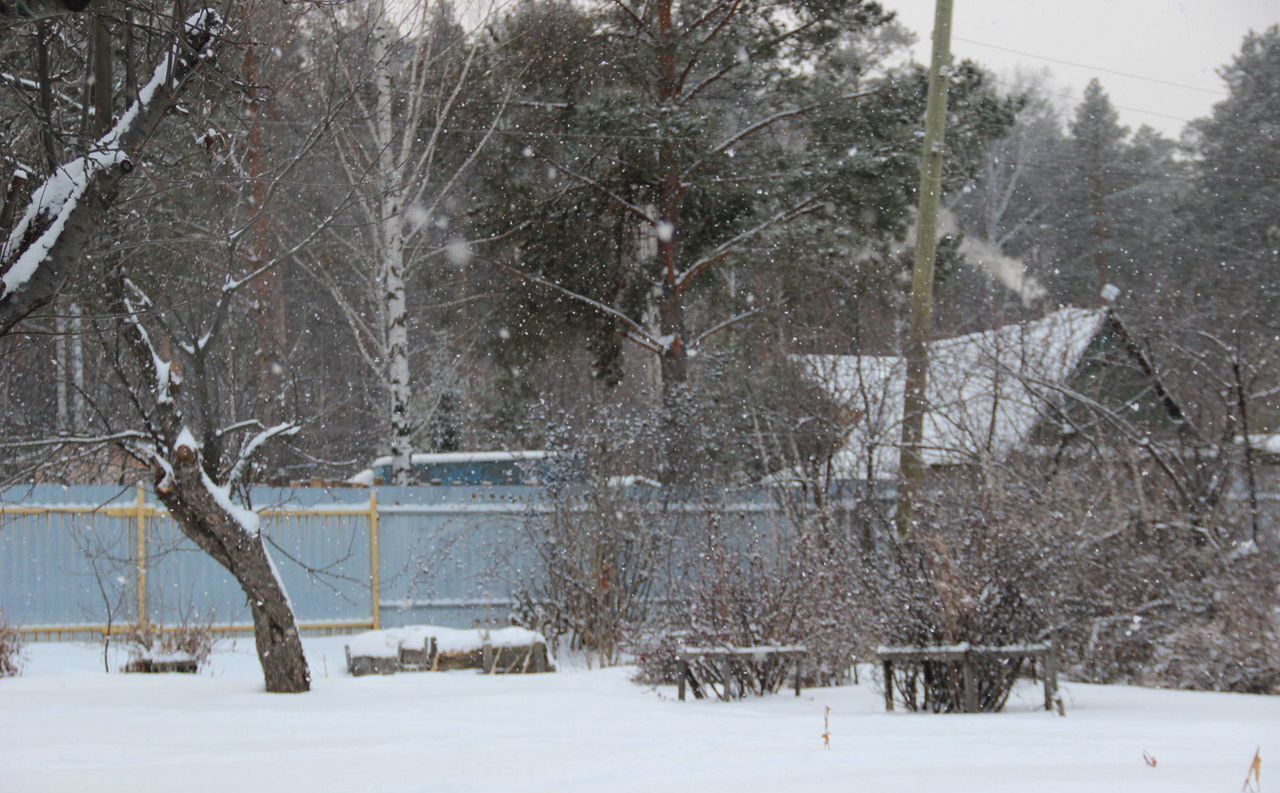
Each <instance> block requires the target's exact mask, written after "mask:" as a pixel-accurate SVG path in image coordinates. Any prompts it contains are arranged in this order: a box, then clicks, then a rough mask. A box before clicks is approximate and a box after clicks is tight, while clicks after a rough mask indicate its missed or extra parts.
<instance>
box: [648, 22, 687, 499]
mask: <svg viewBox="0 0 1280 793" xmlns="http://www.w3.org/2000/svg"><path fill="white" fill-rule="evenodd" d="M658 72H659V76H658V104H659V106H660V107H665V106H667V105H670V104H671V103H673V102H674V101H675V99H676V90H677V76H676V32H675V27H674V21H673V19H672V0H660V2H659V4H658ZM658 168H659V171H660V172H661V174H662V185H661V188H660V194H659V206H658V227H657V229H656V230H655V231H656V234H657V238H658V262H659V265H660V266H661V268H662V294H661V296H660V297H659V302H658V319H659V323H660V328H661V332H662V343H663V346H662V350H661V353H660V355H661V371H662V411H663V424H664V427H663V431H664V436H665V437H664V438H663V441H664V450H663V466H662V475H663V479H664V481H667V482H673V483H686V482H688V480H689V479H690V478H691V477H692V476H693V475H694V474H695V471H694V464H693V461H694V460H695V459H696V457H697V452H696V450H695V449H692V448H690V444H689V437H688V436H689V432H688V428H689V422H690V420H691V416H690V411H691V405H690V404H689V397H690V394H689V351H688V348H687V345H686V342H685V322H684V319H685V317H684V295H683V292H682V289H681V287H680V284H679V283H678V280H677V279H678V277H679V274H680V266H679V265H680V249H679V245H680V239H679V224H680V205H681V203H682V202H683V200H684V195H685V187H684V184H683V183H682V182H681V179H680V161H679V158H678V156H677V154H676V151H675V146H674V144H672V143H671V142H669V141H668V140H664V141H663V142H662V143H661V144H660V148H659V151H658Z"/></svg>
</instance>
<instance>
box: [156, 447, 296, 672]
mask: <svg viewBox="0 0 1280 793" xmlns="http://www.w3.org/2000/svg"><path fill="white" fill-rule="evenodd" d="M174 457H175V458H176V460H175V463H176V464H175V465H174V473H173V478H172V481H171V483H169V486H168V487H165V486H163V484H162V486H161V487H159V488H157V491H158V493H159V496H160V500H161V501H162V502H164V505H165V507H166V508H168V510H169V514H171V515H172V516H173V517H174V520H176V521H177V523H178V526H179V527H180V528H181V529H182V533H183V534H184V535H186V536H187V538H189V539H190V540H191V541H192V542H194V543H195V544H196V545H197V546H199V547H200V549H201V550H203V551H204V552H205V553H207V554H209V555H210V556H211V557H213V559H214V560H215V561H216V562H217V563H218V564H220V565H222V566H223V567H224V568H225V569H226V570H227V572H229V573H231V575H232V576H234V577H235V579H236V581H237V582H238V583H239V584H240V588H241V589H243V590H244V594H245V597H246V598H247V599H248V601H249V608H250V610H251V611H252V612H253V628H254V631H253V637H254V642H255V644H256V645H257V650H258V660H259V661H260V662H261V664H262V675H263V678H264V681H265V683H266V687H267V691H269V692H272V693H277V694H298V693H302V692H305V691H308V690H310V688H311V671H310V670H309V669H308V668H307V659H306V656H305V655H304V654H303V651H302V639H301V637H300V636H299V635H298V626H297V622H296V620H295V618H294V614H293V609H292V607H291V606H290V604H289V597H288V595H286V594H285V590H284V585H283V584H282V583H281V581H280V578H279V576H278V575H277V574H276V568H275V564H274V563H273V562H272V561H271V557H270V556H269V555H268V553H267V549H266V546H265V545H264V543H263V539H262V535H261V533H260V532H258V530H257V528H256V526H253V525H245V523H246V521H245V520H244V517H245V514H244V513H241V514H239V515H236V514H232V513H231V512H230V511H229V510H228V509H227V508H226V506H225V505H223V504H220V503H219V500H218V499H217V498H215V497H214V493H213V492H212V489H211V485H210V483H209V482H208V477H207V475H206V474H205V473H204V471H203V470H202V467H201V462H200V455H199V454H198V453H197V452H196V450H195V449H193V448H192V447H190V446H182V445H179V446H178V448H177V449H176V452H175V455H174ZM246 512H247V511H246ZM249 514H251V513H249Z"/></svg>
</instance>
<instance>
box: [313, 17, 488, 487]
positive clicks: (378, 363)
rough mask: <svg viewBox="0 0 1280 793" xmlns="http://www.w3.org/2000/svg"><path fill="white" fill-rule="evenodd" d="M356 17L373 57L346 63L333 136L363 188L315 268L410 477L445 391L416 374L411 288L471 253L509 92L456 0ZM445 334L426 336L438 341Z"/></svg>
mask: <svg viewBox="0 0 1280 793" xmlns="http://www.w3.org/2000/svg"><path fill="white" fill-rule="evenodd" d="M355 22H356V24H355V26H354V29H353V30H350V31H345V32H338V33H337V35H338V36H340V37H342V38H344V39H346V40H347V41H348V44H347V45H346V46H355V47H360V46H361V44H363V46H364V47H366V48H367V51H368V52H369V58H368V59H367V60H356V61H354V62H351V61H347V62H345V64H344V65H345V80H346V81H347V85H348V86H349V90H350V92H351V95H352V96H353V97H354V98H355V102H354V113H353V118H352V119H351V121H350V123H349V124H345V125H340V126H339V132H338V134H337V136H336V138H335V141H334V142H335V156H336V160H337V162H338V164H339V165H340V167H341V170H342V172H343V173H344V174H345V176H346V178H347V180H348V181H349V182H350V183H351V184H353V185H356V186H357V187H358V191H357V200H356V201H355V203H354V210H353V216H354V220H353V223H352V225H353V227H354V233H348V232H346V231H344V232H343V233H342V234H341V235H333V236H331V237H330V240H331V241H332V242H333V243H334V244H335V245H336V246H337V247H338V248H339V249H340V250H341V254H340V255H339V256H337V257H334V258H335V259H339V260H341V261H340V263H339V262H335V261H333V260H331V261H330V262H328V263H325V264H314V263H313V265H312V266H311V272H312V273H313V274H314V275H315V276H316V277H317V278H318V279H319V281H320V282H321V283H322V284H323V285H324V286H325V287H326V288H327V289H328V291H329V292H330V294H331V295H332V297H333V299H334V300H335V302H336V303H337V305H338V308H339V309H340V311H341V313H342V316H343V318H344V319H345V320H346V321H347V323H348V325H349V326H350V328H351V332H352V334H353V338H354V340H355V343H356V346H357V347H358V349H359V351H360V354H361V358H362V360H363V361H364V363H365V364H366V366H367V367H368V371H369V373H370V374H371V375H372V376H373V377H374V378H375V379H376V381H377V384H378V385H379V387H380V389H381V390H382V391H383V392H384V394H385V399H386V403H385V409H386V413H385V416H386V419H385V420H384V421H380V422H379V423H380V424H381V425H383V426H384V427H385V433H386V434H385V436H384V438H385V445H386V448H387V449H388V450H389V452H390V454H391V458H392V469H393V471H394V474H393V477H394V480H395V483H396V484H409V483H410V482H411V459H412V455H413V450H414V446H415V438H416V436H417V435H418V433H419V432H420V430H422V428H423V426H424V424H425V421H424V419H425V418H426V415H425V414H428V413H429V412H430V409H429V407H427V406H425V403H426V401H427V400H426V399H424V397H426V396H428V395H435V396H438V395H439V393H442V392H441V391H439V390H433V389H432V388H431V385H432V384H426V385H425V386H424V384H421V383H419V382H417V381H416V378H415V366H414V360H413V359H414V357H415V355H414V353H415V348H414V346H413V344H414V341H413V339H411V332H412V331H413V330H414V325H415V323H414V322H413V318H412V317H411V315H410V301H411V298H412V290H413V287H414V284H415V282H420V280H423V279H425V280H427V281H429V282H432V283H436V284H438V283H439V282H442V281H444V280H446V279H447V278H449V277H451V275H456V271H457V268H458V267H460V266H463V265H465V264H466V260H467V259H468V258H469V256H470V253H469V248H468V245H467V243H466V242H465V240H464V239H463V238H462V237H460V236H459V235H460V234H461V231H460V224H458V222H457V216H458V215H460V214H462V212H463V210H462V209H461V205H462V203H463V202H464V200H465V195H466V187H467V185H466V177H467V175H468V173H469V172H470V170H471V168H472V166H473V165H474V163H475V162H476V159H477V158H478V157H479V156H480V153H481V152H482V151H483V150H484V148H485V147H486V146H487V145H488V144H489V142H490V141H491V139H492V138H493V136H494V134H495V132H496V130H497V128H498V124H499V121H500V119H501V117H502V114H503V111H504V109H505V104H506V97H505V96H503V95H502V94H501V93H500V92H498V91H495V90H491V86H488V85H486V83H485V79H486V78H485V71H486V68H487V67H486V65H485V63H484V60H485V57H486V54H485V52H484V49H483V42H482V39H481V38H480V37H479V35H478V34H476V33H468V32H467V31H465V30H463V29H462V28H461V27H460V26H459V24H458V23H457V21H456V20H454V19H453V18H452V16H451V12H450V11H449V10H448V9H447V8H444V7H438V8H434V9H429V8H428V6H427V5H426V4H425V3H424V4H421V5H415V6H413V7H412V8H411V9H410V10H409V12H408V13H407V14H406V15H405V17H404V18H402V19H399V18H397V17H396V14H395V12H394V11H393V10H392V8H391V7H390V6H389V5H388V4H387V3H386V2H384V0H374V2H372V3H370V4H369V5H368V6H366V7H364V8H362V9H361V10H360V11H359V16H358V17H357V18H356V20H355ZM339 24H340V20H338V21H335V31H337V29H338V25H339ZM450 264H451V265H452V267H449V266H447V265H450ZM451 271H452V272H451ZM438 339H439V337H438V336H437V337H436V338H435V339H426V340H423V341H424V342H425V343H426V344H427V345H428V346H429V347H430V346H431V345H432V344H435V342H436V341H438ZM436 352H438V350H433V349H427V350H426V351H425V357H431V358H432V359H433V360H434V361H435V362H436V363H437V364H439V365H438V366H437V367H435V368H436V371H437V372H443V373H444V376H445V377H448V371H447V370H448V367H449V363H448V361H442V360H441V358H442V356H439V355H433V353H436Z"/></svg>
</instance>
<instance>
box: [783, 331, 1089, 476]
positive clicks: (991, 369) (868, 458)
mask: <svg viewBox="0 0 1280 793" xmlns="http://www.w3.org/2000/svg"><path fill="white" fill-rule="evenodd" d="M1106 320H1107V311H1106V310H1105V309H1081V308H1067V309H1062V310H1060V311H1056V312H1054V313H1052V314H1049V315H1048V316H1046V317H1045V318H1043V319H1040V320H1036V321H1032V322H1023V323H1017V324H1012V325H1004V326H1002V327H999V328H996V329H994V330H989V331H985V332H982V333H972V334H969V335H966V336H957V337H954V338H950V339H942V340H939V341H935V342H931V343H930V344H929V345H928V352H929V382H928V389H927V400H928V404H929V406H930V407H929V410H928V412H927V413H926V414H925V421H924V439H923V440H924V442H923V446H924V457H925V461H926V462H927V463H928V464H930V465H950V464H958V463H965V462H972V461H974V460H976V459H980V458H983V457H988V456H989V457H996V458H999V457H1002V456H1004V455H1007V454H1008V453H1009V452H1011V451H1013V450H1014V449H1016V448H1018V447H1020V446H1022V445H1024V444H1025V443H1026V442H1027V441H1028V440H1029V439H1030V436H1031V433H1032V432H1033V431H1034V430H1035V428H1036V426H1037V425H1038V424H1039V423H1040V421H1041V420H1042V419H1043V418H1044V417H1045V415H1046V411H1047V409H1048V408H1049V406H1050V405H1051V404H1052V402H1053V401H1055V400H1057V399H1058V398H1059V392H1058V391H1057V390H1056V388H1055V386H1058V385H1061V384H1063V383H1064V382H1065V381H1066V379H1067V377H1068V376H1069V375H1070V374H1071V372H1072V371H1073V370H1074V369H1075V368H1076V367H1077V366H1078V365H1079V364H1080V361H1081V358H1082V357H1083V356H1084V353H1085V351H1086V350H1087V349H1088V347H1089V344H1090V343H1091V342H1092V341H1093V339H1094V337H1095V336H1096V335H1097V334H1098V332H1099V331H1101V330H1102V328H1103V325H1104V323H1105V322H1106ZM798 359H799V360H800V361H801V363H802V364H803V365H804V367H805V369H806V370H807V371H808V373H809V374H810V375H811V376H812V377H813V378H815V380H817V382H818V383H819V384H821V385H822V386H823V387H824V388H826V389H827V391H828V393H830V394H831V396H832V397H834V398H835V399H836V400H837V401H838V402H839V403H840V404H842V405H843V406H844V407H845V409H846V410H847V411H848V415H849V422H848V423H849V427H848V435H847V437H846V439H845V442H844V444H843V445H842V446H841V448H840V449H839V450H838V451H837V452H836V454H835V456H834V457H833V459H832V465H833V467H834V469H835V470H834V473H835V475H836V476H837V477H840V478H849V479H867V478H871V479H883V478H893V477H896V475H897V472H898V444H899V442H900V435H901V432H902V392H903V387H904V382H905V379H906V362H905V360H904V359H903V358H902V357H900V356H887V355H804V356H799V357H798Z"/></svg>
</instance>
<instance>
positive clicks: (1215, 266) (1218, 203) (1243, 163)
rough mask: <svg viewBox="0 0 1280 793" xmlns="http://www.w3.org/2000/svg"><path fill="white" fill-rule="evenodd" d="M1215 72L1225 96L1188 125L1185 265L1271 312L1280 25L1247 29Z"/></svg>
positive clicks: (1279, 188)
mask: <svg viewBox="0 0 1280 793" xmlns="http://www.w3.org/2000/svg"><path fill="white" fill-rule="evenodd" d="M1221 74H1222V77H1223V79H1224V80H1225V81H1226V83H1227V90H1228V92H1229V95H1228V97H1227V98H1226V99H1225V100H1223V101H1222V102H1219V103H1218V104H1217V105H1215V106H1214V108H1213V114H1212V115H1211V116H1210V117H1209V118H1207V119H1203V120H1200V121H1197V122H1196V123H1195V124H1194V125H1193V127H1192V132H1193V138H1192V139H1193V143H1194V145H1193V148H1194V151H1195V152H1196V153H1197V154H1198V155H1199V161H1198V163H1197V165H1196V178H1195V183H1194V190H1193V192H1192V194H1191V195H1190V196H1189V198H1188V201H1187V203H1186V205H1185V206H1184V207H1183V214H1184V218H1183V220H1184V230H1185V235H1186V242H1187V247H1186V252H1185V253H1184V256H1185V262H1184V270H1185V271H1186V272H1188V273H1193V272H1196V271H1201V272H1204V273H1206V274H1207V275H1206V277H1207V278H1208V279H1211V280H1212V281H1213V282H1215V283H1219V284H1233V285H1236V286H1237V287H1238V289H1233V290H1232V291H1233V292H1235V293H1236V295H1237V296H1240V297H1245V298H1246V299H1247V300H1248V301H1249V302H1250V303H1252V304H1253V305H1255V306H1257V307H1260V308H1264V309H1266V310H1267V311H1269V312H1272V316H1273V318H1274V312H1275V311H1276V307H1277V306H1278V305H1280V279H1278V278H1277V277H1276V276H1277V272H1278V270H1277V268H1280V26H1274V25H1273V26H1272V27H1270V28H1268V29H1267V30H1266V31H1264V32H1262V33H1250V34H1249V35H1248V36H1246V37H1245V40H1244V44H1243V45H1242V46H1241V48H1240V53H1239V54H1238V55H1236V57H1235V59H1234V60H1233V61H1232V63H1231V65H1229V66H1227V67H1225V68H1223V70H1222V72H1221ZM1255 299H1256V301H1257V302H1255Z"/></svg>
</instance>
